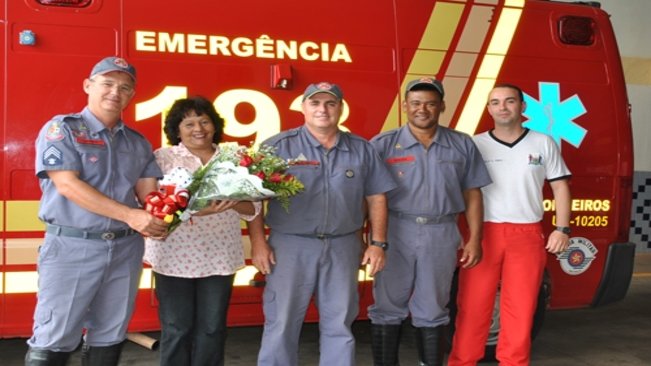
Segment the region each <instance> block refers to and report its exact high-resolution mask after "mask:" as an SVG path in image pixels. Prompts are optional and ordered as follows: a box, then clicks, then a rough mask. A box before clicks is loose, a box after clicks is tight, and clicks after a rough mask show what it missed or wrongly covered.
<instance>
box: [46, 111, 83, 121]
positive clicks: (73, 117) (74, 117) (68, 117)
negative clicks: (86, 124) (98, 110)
mask: <svg viewBox="0 0 651 366" xmlns="http://www.w3.org/2000/svg"><path fill="white" fill-rule="evenodd" d="M80 119H83V117H82V115H81V113H71V114H58V115H56V116H54V117H52V121H58V122H73V121H78V120H80Z"/></svg>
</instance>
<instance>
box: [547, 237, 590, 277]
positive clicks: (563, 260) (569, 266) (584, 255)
mask: <svg viewBox="0 0 651 366" xmlns="http://www.w3.org/2000/svg"><path fill="white" fill-rule="evenodd" d="M597 252H598V250H597V248H596V247H595V246H594V244H592V242H591V241H590V240H588V239H586V238H581V237H576V238H570V246H569V248H568V249H567V250H566V251H564V252H563V253H560V254H556V259H557V260H558V261H559V262H560V264H561V269H563V272H565V273H567V274H569V275H571V276H577V275H580V274H581V273H583V272H585V271H587V270H588V268H590V264H592V261H593V260H594V259H595V255H596V254H597Z"/></svg>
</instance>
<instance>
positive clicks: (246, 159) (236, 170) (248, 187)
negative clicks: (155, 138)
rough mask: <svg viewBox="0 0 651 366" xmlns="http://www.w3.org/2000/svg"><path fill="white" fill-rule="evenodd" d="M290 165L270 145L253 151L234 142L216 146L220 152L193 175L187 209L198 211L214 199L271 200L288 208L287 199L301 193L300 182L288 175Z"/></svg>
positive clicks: (301, 184)
mask: <svg viewBox="0 0 651 366" xmlns="http://www.w3.org/2000/svg"><path fill="white" fill-rule="evenodd" d="M288 167H289V162H288V161H286V160H284V159H282V158H280V157H278V156H277V155H275V149H274V148H273V147H271V146H262V147H260V148H259V149H255V148H253V147H252V146H249V147H245V146H240V145H237V144H236V143H223V144H220V145H219V153H218V154H217V155H215V157H214V158H213V159H212V160H211V161H210V162H208V164H206V166H205V167H203V168H202V169H200V170H199V171H197V172H195V179H194V180H193V183H195V182H197V181H198V182H199V183H198V185H197V187H196V190H194V188H195V187H193V185H190V187H189V190H190V195H191V197H192V198H191V200H190V203H189V204H188V209H189V210H191V211H198V210H200V209H202V208H204V207H206V206H207V205H209V204H210V202H211V201H213V200H237V201H258V200H263V199H268V198H274V199H277V200H278V201H280V204H281V205H282V206H283V208H285V210H288V209H289V198H290V197H291V196H294V195H296V194H298V193H299V192H301V191H302V190H303V188H304V187H303V183H301V181H299V180H298V179H297V178H296V177H294V176H293V175H291V174H288V173H287V168H288Z"/></svg>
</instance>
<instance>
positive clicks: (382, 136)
mask: <svg viewBox="0 0 651 366" xmlns="http://www.w3.org/2000/svg"><path fill="white" fill-rule="evenodd" d="M399 130H400V129H399V128H394V129H392V130H389V131H384V132H380V133H379V134H378V135H376V136H375V137H373V138H372V139H371V140H377V141H381V140H383V139H385V138H392V137H393V136H395V135H396V134H397V133H398V132H399Z"/></svg>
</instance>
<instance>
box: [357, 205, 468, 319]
mask: <svg viewBox="0 0 651 366" xmlns="http://www.w3.org/2000/svg"><path fill="white" fill-rule="evenodd" d="M387 237H388V241H389V249H388V250H387V252H386V265H385V267H384V269H383V270H382V271H381V272H379V273H378V274H376V275H375V281H374V284H373V297H374V299H375V303H374V304H373V305H371V306H369V318H370V319H371V322H372V323H373V324H389V325H390V324H401V322H402V321H403V320H405V319H406V318H407V317H408V316H409V315H410V314H411V318H412V319H411V321H412V324H413V325H414V326H415V327H419V328H420V327H438V326H440V325H445V324H448V323H449V320H450V319H449V316H448V310H447V304H448V301H449V300H450V287H451V285H452V277H453V275H454V270H455V268H456V262H457V252H458V248H459V244H460V242H461V236H460V234H459V229H458V227H457V224H456V222H447V223H441V224H418V223H416V222H414V220H409V219H400V218H395V217H392V216H390V217H389V226H388V232H387Z"/></svg>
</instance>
